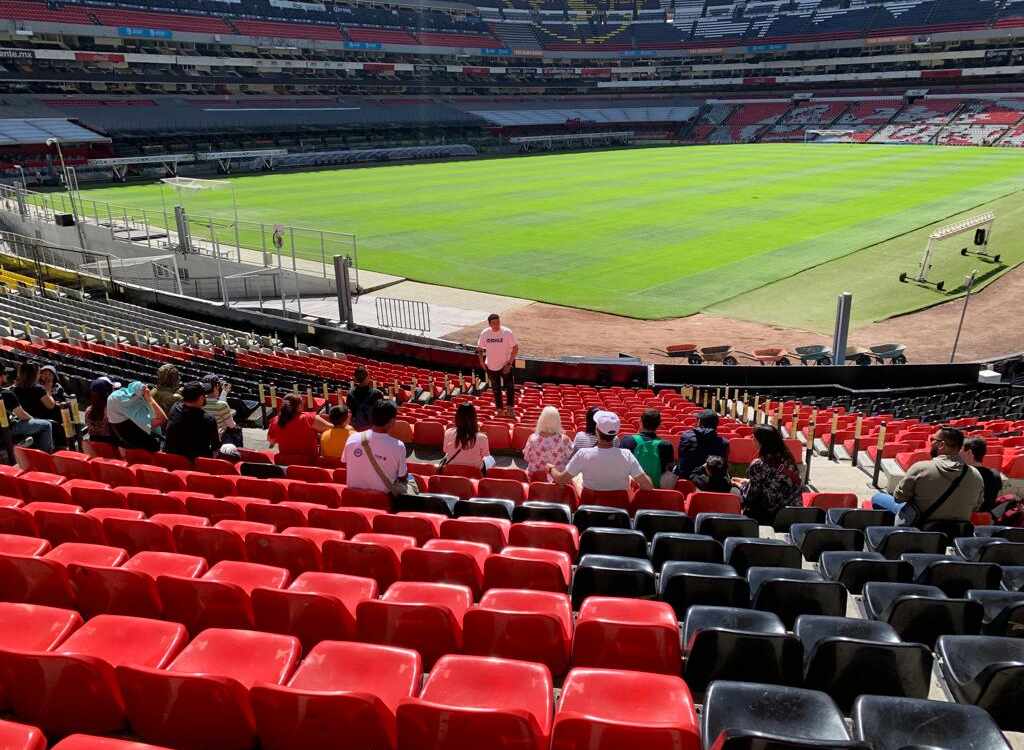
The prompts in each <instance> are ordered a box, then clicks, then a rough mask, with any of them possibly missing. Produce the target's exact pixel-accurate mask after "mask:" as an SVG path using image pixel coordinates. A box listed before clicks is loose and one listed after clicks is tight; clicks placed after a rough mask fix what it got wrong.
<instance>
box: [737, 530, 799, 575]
mask: <svg viewBox="0 0 1024 750" xmlns="http://www.w3.org/2000/svg"><path fill="white" fill-rule="evenodd" d="M723 551H724V553H725V562H726V564H727V565H732V566H733V567H734V568H736V572H737V573H739V574H740V575H746V573H747V570H748V569H749V568H751V567H753V566H761V567H772V568H799V567H800V566H801V565H802V564H803V558H802V557H801V555H800V550H799V549H797V548H796V547H794V546H793V545H792V544H789V543H788V542H785V541H783V540H781V539H748V538H746V537H735V536H733V537H729V538H728V539H726V540H725V544H724V546H723Z"/></svg>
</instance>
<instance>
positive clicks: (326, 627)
mask: <svg viewBox="0 0 1024 750" xmlns="http://www.w3.org/2000/svg"><path fill="white" fill-rule="evenodd" d="M376 597H377V582H376V581H374V580H373V579H372V578H358V577H356V576H347V575H342V574H341V573H317V572H309V573H303V574H302V575H300V576H299V577H298V578H296V579H295V580H294V581H293V582H292V585H291V586H289V587H288V588H287V589H276V588H256V589H253V592H252V606H253V612H254V613H255V615H256V625H257V626H258V627H259V629H260V630H264V631H267V632H270V633H284V634H287V635H293V636H295V637H296V638H298V639H299V640H300V641H301V642H302V646H303V649H304V650H305V651H306V652H307V653H308V652H309V651H310V650H311V649H312V648H313V647H314V646H315V645H316V644H318V643H320V642H321V641H329V640H333V641H347V640H353V639H354V638H355V637H356V607H357V606H358V605H359V602H363V601H369V600H370V599H375V598H376Z"/></svg>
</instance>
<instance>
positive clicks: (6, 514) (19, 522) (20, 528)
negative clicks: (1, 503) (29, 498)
mask: <svg viewBox="0 0 1024 750" xmlns="http://www.w3.org/2000/svg"><path fill="white" fill-rule="evenodd" d="M18 502H21V501H20V500H19V501H18ZM0 534H14V535H17V536H39V528H38V527H37V526H36V520H35V517H34V516H33V515H32V514H31V513H29V512H28V511H27V510H25V509H24V508H18V507H10V506H6V507H0Z"/></svg>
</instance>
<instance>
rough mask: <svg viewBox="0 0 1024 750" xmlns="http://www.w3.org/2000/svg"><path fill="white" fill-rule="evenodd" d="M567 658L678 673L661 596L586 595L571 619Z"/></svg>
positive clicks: (675, 643)
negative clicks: (653, 599) (572, 626)
mask: <svg viewBox="0 0 1024 750" xmlns="http://www.w3.org/2000/svg"><path fill="white" fill-rule="evenodd" d="M572 663H573V666H575V667H602V668H604V669H628V670H636V671H638V672H660V673H662V674H670V675H678V674H679V671H680V669H681V668H682V660H681V654H680V651H679V621H678V620H677V619H676V614H675V612H674V611H673V609H672V607H671V606H670V605H668V604H666V603H664V602H649V601H643V600H640V599H618V598H614V597H605V596H591V597H588V598H587V599H586V600H585V601H584V602H583V606H582V607H580V613H579V617H578V618H577V619H576V635H575V636H574V638H573V646H572Z"/></svg>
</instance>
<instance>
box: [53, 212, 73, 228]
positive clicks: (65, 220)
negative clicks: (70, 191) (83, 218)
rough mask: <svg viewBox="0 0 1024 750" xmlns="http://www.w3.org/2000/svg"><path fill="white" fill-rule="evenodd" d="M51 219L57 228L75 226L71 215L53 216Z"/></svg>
mask: <svg viewBox="0 0 1024 750" xmlns="http://www.w3.org/2000/svg"><path fill="white" fill-rule="evenodd" d="M53 218H54V221H56V222H57V226H59V227H73V226H74V225H75V217H74V216H72V215H71V214H54V215H53Z"/></svg>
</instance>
